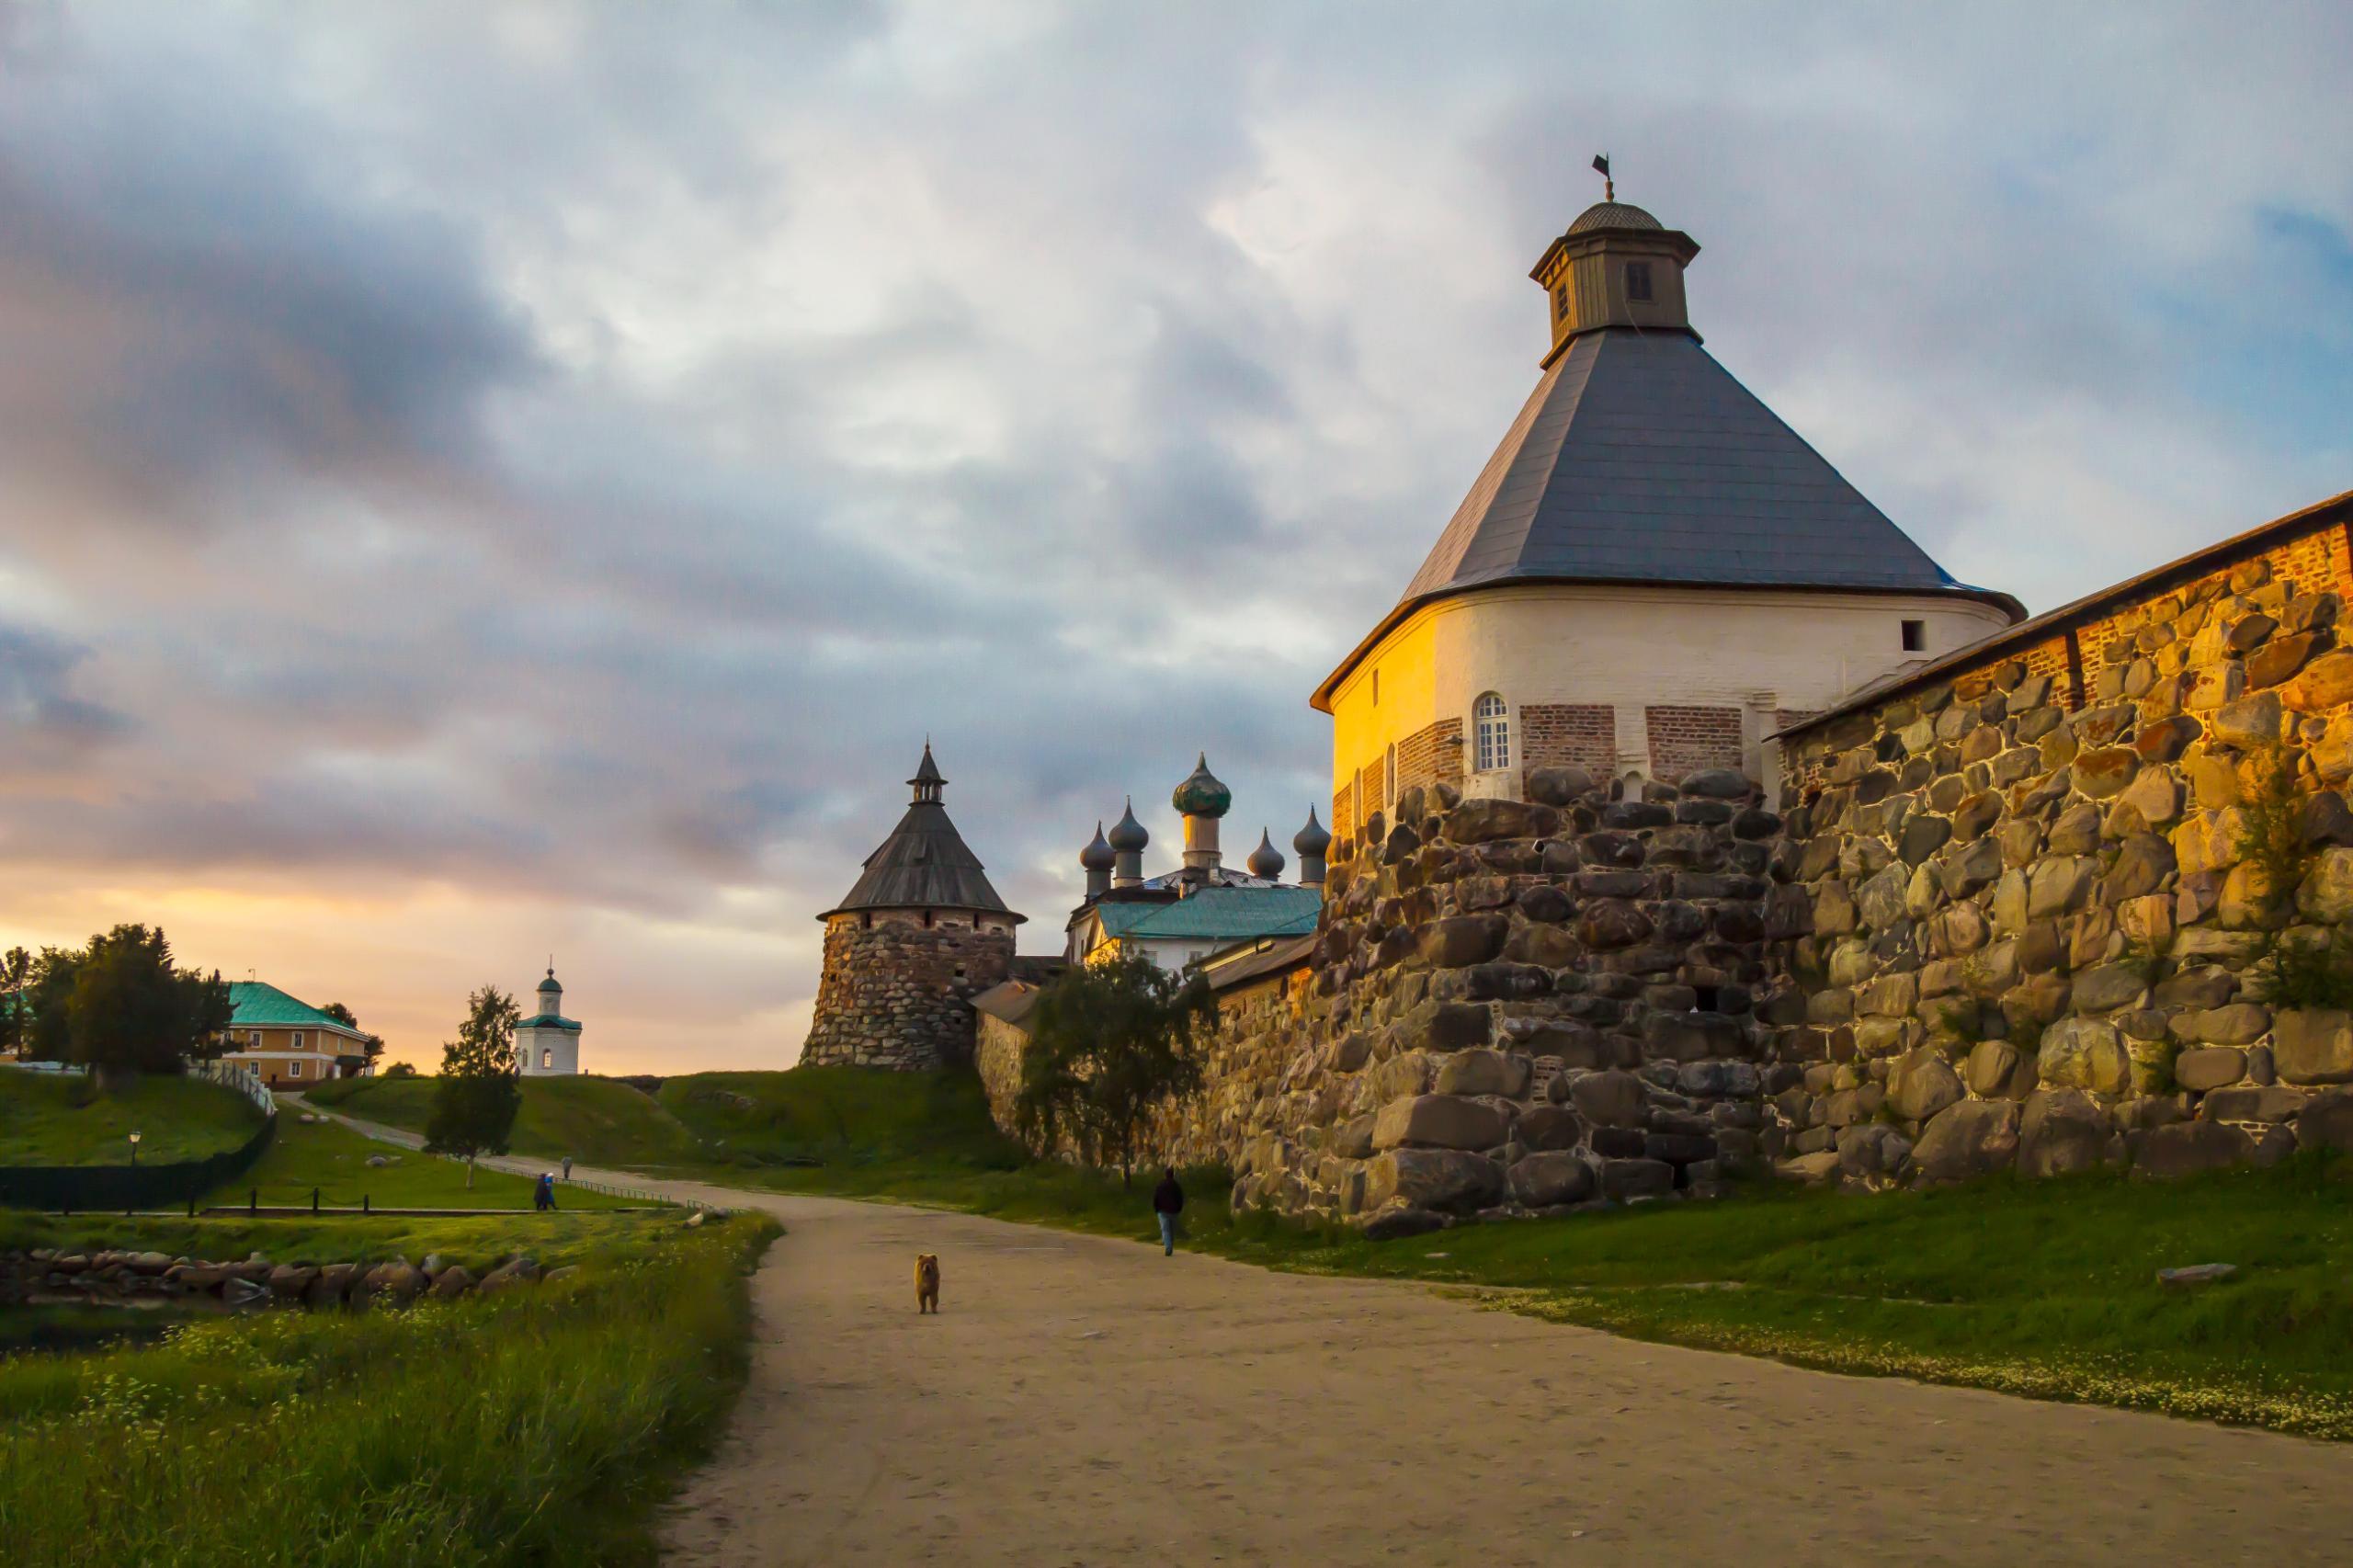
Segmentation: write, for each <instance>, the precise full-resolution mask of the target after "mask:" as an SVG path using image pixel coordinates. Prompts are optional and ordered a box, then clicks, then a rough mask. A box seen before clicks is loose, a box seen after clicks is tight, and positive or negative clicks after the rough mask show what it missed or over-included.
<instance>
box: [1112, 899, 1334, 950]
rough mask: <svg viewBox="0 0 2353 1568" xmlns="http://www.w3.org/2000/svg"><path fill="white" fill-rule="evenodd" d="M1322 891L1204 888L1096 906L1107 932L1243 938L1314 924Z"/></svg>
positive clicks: (1289, 932) (1288, 933)
mask: <svg viewBox="0 0 2353 1568" xmlns="http://www.w3.org/2000/svg"><path fill="white" fill-rule="evenodd" d="M1323 907H1324V896H1323V894H1321V893H1319V892H1316V891H1315V890H1314V889H1313V888H1217V887H1211V888H1202V889H1200V890H1199V891H1198V892H1192V893H1189V894H1188V895H1187V896H1185V897H1183V898H1180V899H1178V900H1177V901H1176V903H1111V902H1108V901H1107V902H1105V903H1098V904H1097V905H1096V906H1095V913H1096V915H1097V917H1098V918H1099V919H1101V921H1102V922H1103V932H1104V935H1106V936H1108V937H1171V938H1188V939H1192V940H1200V939H1208V940H1211V941H1219V942H1243V941H1248V940H1249V939H1250V938H1252V937H1293V936H1299V935H1302V934H1303V933H1305V932H1309V931H1313V930H1314V929H1315V917H1316V915H1317V913H1318V912H1319V911H1320V910H1322V908H1323Z"/></svg>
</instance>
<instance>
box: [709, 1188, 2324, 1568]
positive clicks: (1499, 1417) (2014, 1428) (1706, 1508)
mask: <svg viewBox="0 0 2353 1568" xmlns="http://www.w3.org/2000/svg"><path fill="white" fill-rule="evenodd" d="M730 1197H731V1198H733V1199H735V1200H736V1201H743V1202H749V1203H757V1204H760V1205H762V1206H765V1207H767V1208H769V1209H771V1210H774V1211H775V1212H776V1213H778V1214H779V1216H781V1217H782V1218H783V1220H784V1221H785V1223H786V1224H787V1225H788V1226H789V1227H790V1233H789V1234H788V1235H787V1236H786V1237H785V1238H784V1239H783V1240H782V1241H780V1242H779V1243H778V1244H777V1245H776V1246H775V1248H774V1249H773V1250H772V1251H771V1252H770V1254H769V1256H768V1259H767V1265H766V1266H765V1267H763V1268H762V1269H761V1271H760V1274H759V1276H758V1278H757V1280H756V1299H757V1304H758V1312H759V1328H758V1339H759V1345H758V1350H757V1356H756V1364H755V1369H754V1371H753V1376H752V1381H751V1385H750V1387H749V1388H748V1389H747V1390H746V1391H745V1397H744V1401H743V1403H742V1404H741V1406H740V1407H739V1408H738V1410H737V1413H736V1415H735V1419H734V1423H733V1428H732V1431H731V1433H730V1435H729V1437H727V1438H726V1439H725V1441H724V1444H723V1446H722V1449H721V1451H720V1452H719V1454H718V1455H717V1456H716V1457H715V1459H714V1460H713V1462H712V1463H711V1464H710V1466H709V1467H708V1468H706V1469H705V1470H704V1471H702V1472H701V1473H700V1474H699V1475H698V1476H696V1477H695V1478H694V1479H693V1480H692V1481H691V1482H690V1483H688V1486H687V1488H686V1490H685V1493H684V1494H683V1495H682V1496H681V1497H680V1498H679V1499H678V1501H677V1503H676V1506H675V1507H674V1509H673V1511H672V1514H671V1517H670V1518H669V1521H668V1523H667V1526H666V1530H665V1539H666V1540H667V1543H668V1545H669V1549H670V1551H669V1558H668V1561H670V1562H675V1563H680V1564H722V1563H723V1564H739V1563H740V1564H760V1565H763V1568H765V1565H770V1564H801V1563H810V1564H836V1563H838V1564H857V1563H881V1562H889V1563H910V1562H940V1563H1019V1564H1030V1565H1038V1564H1047V1565H1058V1564H1077V1563H1086V1564H1095V1563H1124V1562H1167V1563H1196V1562H1235V1563H1260V1562H1265V1563H1298V1564H1308V1563H1347V1564H1353V1563H1384V1562H1414V1563H1479V1564H1511V1563H1563V1562H1566V1563H1588V1562H1590V1563H1660V1562H1738V1563H1784V1562H1792V1563H1793V1562H1832V1563H1837V1562H1904V1563H1907V1564H1917V1563H1947V1562H1952V1563H2004V1564H2021V1563H2074V1562H2086V1563H2094V1562H2102V1563H2104V1562H2118V1563H2122V1562H2131V1563H2138V1564H2148V1563H2167V1562H2200V1563H2232V1562H2248V1563H2258V1562H2259V1563H2264V1564H2268V1565H2275V1568H2276V1565H2279V1564H2286V1563H2318V1562H2347V1561H2353V1449H2343V1448H2333V1447H2329V1446H2326V1445H2323V1444H2318V1443H2311V1442H2305V1441H2302V1440H2301V1439H2297V1438H2292V1437H2278V1436H2274V1435H2271V1434H2267V1433H2259V1432H2247V1431H2234V1430H2229V1429H2225V1428H2222V1427H2217V1426H2203V1425H2198V1424H2193V1423H2189V1422H2184V1421H2175V1420H2169V1419H2166V1418H2164V1417H2160V1416H2153V1415H2131V1414H2127V1413H2124V1412H2119V1411H2108V1410H2096V1409H2087V1408H2082V1407H2075V1406H2068V1405H2056V1404H2039V1403H2031V1402H2028V1401H2022V1400H2015V1399H2009V1398H2005V1397H2003V1396H2001V1395H1997V1394H1990V1393H1981V1392H1973V1391H1970V1390H1964V1389H1947V1388H1931V1387H1926V1386H1923V1385H1918V1384H1913V1383H1905V1382H1898V1381H1890V1380H1885V1379H1858V1378H1843V1377H1835V1376H1829V1375H1825V1374H1824V1373H1819V1372H1808V1371H1801V1370H1799V1369H1794V1368H1789V1367H1783V1366H1779V1365H1777V1364H1775V1363H1772V1362H1767V1361H1757V1360H1751V1359H1747V1358H1740V1357H1732V1356H1720V1355H1713V1354H1710V1353H1707V1352H1703V1351H1693V1350H1678V1349H1673V1348H1669V1347H1665V1346H1652V1345H1643V1344H1638V1343H1636V1342H1633V1341H1631V1340H1621V1339H1615V1338H1612V1337H1610V1336H1608V1335H1603V1334H1599V1333H1596V1332H1592V1331H1589V1330H1584V1329H1575V1328H1563V1327H1560V1326H1556V1325H1552V1324H1542V1323H1539V1322H1537V1321H1535V1320H1532V1319H1528V1318H1521V1317H1516V1316H1512V1315H1510V1314H1508V1313H1504V1312H1486V1311H1482V1310H1480V1309H1478V1308H1476V1307H1473V1306H1471V1305H1469V1304H1466V1303H1464V1302H1461V1301H1456V1300H1451V1299H1449V1298H1447V1297H1445V1296H1442V1295H1440V1294H1438V1293H1437V1292H1435V1291H1432V1290H1428V1289H1426V1288H1423V1287H1418V1286H1410V1285H1398V1284H1388V1283H1376V1282H1371V1281H1365V1280H1347V1279H1324V1278H1302V1277H1296V1276H1288V1275H1281V1274H1271V1273H1267V1272H1263V1271H1261V1270H1257V1269H1253V1268H1248V1267H1243V1266H1241V1265H1237V1264H1230V1263H1225V1262H1222V1261H1220V1260H1217V1259H1214V1258H1208V1257H1189V1256H1181V1255H1180V1256H1177V1257H1175V1258H1163V1257H1162V1256H1160V1252H1159V1249H1158V1248H1157V1247H1150V1246H1139V1245H1136V1244H1131V1243H1126V1242H1116V1241H1107V1240H1102V1239H1099V1238H1095V1237H1086V1236H1074V1235H1066V1234H1063V1233H1056V1232H1050V1231H1040V1230H1033V1229H1029V1228H1027V1227H1023V1226H1017V1225H1008V1224H1004V1223H1000V1222H998V1221H990V1220H981V1219H975V1218H972V1217H971V1216H968V1215H955V1214H940V1213H933V1212H929V1211H926V1210H910V1209H895V1208H886V1207H880V1206H875V1205H870V1204H861V1203H850V1202H843V1201H838V1200H834V1199H802V1198H779V1197H775V1196H773V1195H757V1196H756V1195H749V1194H731V1195H730ZM917 1252H937V1253H938V1254H939V1255H940V1257H941V1266H942V1269H943V1271H944V1273H945V1276H946V1278H945V1288H944V1292H943V1294H944V1309H945V1310H944V1311H943V1312H941V1313H940V1315H939V1316H938V1317H936V1318H933V1317H921V1318H919V1317H917V1316H916V1315H915V1297H914V1288H913V1285H912V1283H911V1281H910V1278H909V1275H910V1271H911V1268H912V1265H913V1259H914V1256H915V1254H916V1253H917Z"/></svg>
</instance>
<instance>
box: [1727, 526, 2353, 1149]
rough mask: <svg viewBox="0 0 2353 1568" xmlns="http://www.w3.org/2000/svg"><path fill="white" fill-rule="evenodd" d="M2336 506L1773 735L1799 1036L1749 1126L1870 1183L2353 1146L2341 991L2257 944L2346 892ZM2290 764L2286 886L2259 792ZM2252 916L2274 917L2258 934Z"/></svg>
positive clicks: (2343, 917) (2324, 923)
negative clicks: (2274, 998)
mask: <svg viewBox="0 0 2353 1568" xmlns="http://www.w3.org/2000/svg"><path fill="white" fill-rule="evenodd" d="M2346 544H2347V540H2346V538H2345V533H2344V528H2343V525H2342V523H2341V522H2336V523H2331V524H2328V525H2316V526H2315V528H2313V530H2312V531H2310V532H2307V533H2300V534H2297V535H2295V536H2294V537H2291V538H2288V539H2285V540H2279V539H2276V538H2274V539H2270V540H2263V541H2260V542H2258V543H2257V544H2256V545H2253V546H2250V547H2249V548H2248V549H2246V550H2245V551H2238V552H2234V553H2233V554H2232V555H2230V556H2229V557H2228V558H2227V559H2225V560H2224V561H2223V562H2219V563H2216V564H2214V565H2213V566H2212V567H2211V569H2210V570H2207V571H2206V572H2205V573H2204V574H2202V575H2197V576H2194V577H2191V578H2189V579H2188V580H2184V581H2165V580H2163V579H2160V580H2158V581H2156V582H2154V583H2152V584H2151V585H2148V587H2147V589H2146V591H2145V592H2141V593H2137V594H2135V595H2133V596H2131V597H2128V598H2126V599H2124V600H2123V601H2122V602H2119V603H2115V604H2112V605H2109V606H2105V607H2102V608H2099V609H2098V610H2097V612H2096V613H2095V614H2094V615H2093V616H2092V617H2091V618H2090V619H2087V620H2086V621H2084V622H2083V623H2081V624H2078V625H2076V626H2074V627H2072V628H2068V629H2065V630H2054V631H2053V632H2052V635H2050V636H2048V637H2046V638H2044V639H2042V640H2041V641H2040V642H2034V643H2033V644H2032V645H2031V646H2027V647H2020V648H2012V649H2007V650H2004V651H2002V652H2001V653H1999V654H1998V656H1989V657H1988V659H1987V660H1986V661H1985V662H1984V663H1983V664H1982V665H1978V666H1976V667H1971V668H1963V669H1961V670H1959V671H1957V672H1951V673H1950V674H1949V678H1945V679H1939V680H1938V681H1937V682H1936V683H1935V684H1933V685H1929V686H1927V687H1921V688H1919V689H1915V690H1911V691H1897V692H1895V693H1893V694H1891V696H1890V697H1889V699H1887V700H1884V701H1882V702H1881V703H1879V704H1878V705H1876V706H1875V707H1872V708H1870V709H1869V710H1863V711H1859V712H1854V713H1848V714H1846V715H1843V716H1838V717H1836V718H1833V719H1831V720H1829V721H1827V722H1823V723H1821V724H1819V725H1817V726H1815V727H1813V728H1812V729H1809V730H1807V731H1804V732H1801V733H1798V734H1796V735H1794V736H1791V737H1790V738H1789V739H1788V741H1787V742H1786V743H1785V745H1784V748H1783V757H1784V767H1785V772H1786V778H1785V789H1784V791H1783V799H1784V800H1785V801H1795V802H1799V803H1797V804H1795V805H1793V806H1792V808H1791V809H1790V813H1789V825H1790V835H1791V839H1792V845H1791V847H1792V848H1793V849H1795V850H1796V852H1797V856H1798V858H1797V862H1796V866H1795V870H1794V876H1795V878H1796V880H1797V882H1798V884H1799V885H1801V886H1802V888H1803V890H1804V894H1805V901H1806V912H1805V915H1804V916H1803V918H1804V920H1805V923H1806V924H1807V925H1809V926H1810V927H1811V928H1810V930H1808V931H1807V932H1805V934H1803V935H1802V936H1801V937H1796V938H1793V939H1790V940H1789V941H1787V942H1785V943H1782V944H1779V945H1778V946H1777V949H1776V952H1775V955H1774V956H1775V960H1776V962H1777V964H1778V965H1779V966H1780V967H1781V968H1783V969H1784V970H1785V971H1787V972H1788V973H1790V975H1791V976H1793V977H1794V978H1795V979H1796V980H1797V981H1798V982H1799V983H1800V984H1801V985H1802V988H1803V990H1804V993H1805V997H1804V1006H1805V1015H1806V1016H1805V1018H1804V1020H1803V1022H1802V1023H1801V1024H1797V1025H1793V1026H1792V1027H1790V1028H1786V1029H1783V1030H1782V1031H1780V1033H1779V1038H1778V1039H1777V1040H1775V1041H1774V1042H1773V1054H1774V1056H1775V1057H1776V1058H1777V1059H1778V1060H1779V1062H1783V1063H1786V1064H1802V1081H1801V1082H1799V1083H1797V1084H1794V1085H1787V1084H1785V1085H1780V1086H1779V1092H1778V1093H1776V1095H1775V1096H1774V1097H1773V1099H1772V1102H1771V1114H1770V1118H1769V1119H1768V1125H1767V1126H1766V1128H1765V1129H1764V1139H1763V1147H1764V1148H1765V1150H1766V1152H1767V1153H1771V1154H1774V1155H1776V1156H1778V1158H1779V1165H1780V1168H1781V1169H1782V1171H1783V1172H1784V1173H1785V1174H1788V1175H1791V1176H1803V1177H1807V1178H1810V1179H1817V1180H1827V1179H1833V1178H1836V1179H1839V1180H1841V1181H1843V1182H1845V1183H1847V1184H1848V1185H1859V1186H1879V1185H1886V1184H1891V1183H1897V1182H1905V1183H1922V1182H1933V1181H1939V1180H1945V1179H1952V1178H1958V1177H1962V1176H1972V1175H1977V1174H1981V1173H1984V1172H1987V1171H1992V1170H1996V1169H2004V1168H2009V1167H2012V1166H2015V1167H2016V1168H2018V1170H2020V1171H2023V1172H2025V1173H2027V1174H2029V1175H2048V1174H2053V1173H2057V1172H2063V1171H2070V1170H2078V1169H2083V1168H2086V1167H2090V1166H2094V1165H2126V1164H2129V1165H2131V1166H2133V1167H2135V1168H2137V1169H2140V1170H2143V1171H2146V1172H2149V1173H2150V1174H2154V1175H2167V1174H2176V1173H2179V1172H2185V1171H2190V1170H2197V1169H2204V1168H2209V1167H2212V1166H2219V1165H2230V1164H2234V1163H2238V1162H2242V1161H2255V1162H2260V1163H2268V1162H2271V1161H2275V1160H2278V1159H2279V1158H2283V1157H2285V1156H2286V1155H2287V1154H2288V1153H2291V1152H2293V1151H2294V1150H2296V1149H2298V1148H2300V1147H2313V1146H2328V1147H2333V1148H2347V1147H2353V1090H2347V1089H2345V1088H2339V1087H2336V1085H2343V1084H2347V1083H2348V1082H2353V1019H2348V1017H2347V1015H2346V1014H2345V1013H2344V1012H2341V1011H2335V1010H2310V1009H2305V1010H2297V1009H2288V1008H2280V1007H2275V1006H2272V1005H2271V1003H2270V1001H2269V999H2268V992H2267V986H2266V978H2265V974H2264V972H2263V971H2262V967H2261V964H2260V961H2259V960H2260V959H2261V957H2262V955H2263V953H2264V951H2265V950H2266V949H2267V948H2268V947H2269V946H2272V945H2275V944H2276V942H2277V941H2279V940H2286V941H2289V942H2300V943H2316V944H2325V943H2326V942H2327V941H2328V940H2329V939H2330V938H2331V937H2333V936H2335V935H2336V934H2338V933H2341V932H2342V931H2343V930H2344V927H2345V926H2346V924H2347V920H2348V918H2353V810H2348V808H2347V803H2346V801H2345V799H2344V797H2343V795H2342V793H2341V790H2342V789H2343V787H2344V786H2345V785H2346V783H2347V780H2348V778H2353V652H2348V651H2345V650H2343V649H2341V648H2339V646H2338V642H2339V617H2340V609H2341V605H2342V595H2343V592H2344V591H2345V589H2346V588H2347V586H2348V582H2347V570H2346V562H2347V554H2346ZM2274 768H2284V769H2285V770H2286V773H2285V777H2286V778H2289V779H2290V780H2291V781H2292V789H2293V793H2294V801H2295V804H2294V809H2295V811H2296V812H2298V813H2299V814H2298V816H2297V817H2296V818H2295V819H2294V825H2293V829H2292V835H2293V836H2294V838H2295V839H2296V840H2297V842H2296V843H2295V845H2294V846H2292V847H2293V850H2294V854H2295V859H2294V862H2293V868H2294V881H2295V885H2292V886H2272V885H2268V878H2269V875H2270V873H2268V872H2267V871H2266V869H2265V865H2266V864H2267V863H2268V864H2273V865H2276V864H2277V858H2276V856H2275V857H2274V858H2273V859H2272V860H2271V861H2269V862H2263V861H2259V860H2258V859H2254V858H2249V848H2250V846H2249V843H2248V832H2249V826H2250V821H2251V818H2250V814H2249V813H2250V810H2251V807H2250V804H2249V802H2250V801H2255V800H2256V799H2258V798H2259V796H2260V792H2261V790H2262V786H2263V782H2264V780H2265V778H2267V777H2268V776H2269V774H2270V772H2271V770H2272V769H2274ZM2267 933H2281V934H2282V935H2281V936H2280V937H2269V936H2268V935H2267Z"/></svg>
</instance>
